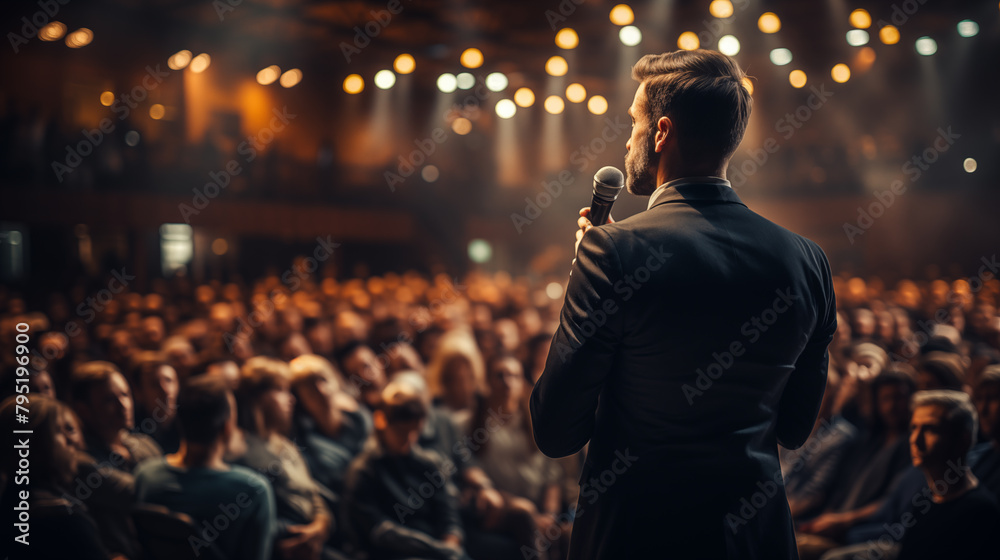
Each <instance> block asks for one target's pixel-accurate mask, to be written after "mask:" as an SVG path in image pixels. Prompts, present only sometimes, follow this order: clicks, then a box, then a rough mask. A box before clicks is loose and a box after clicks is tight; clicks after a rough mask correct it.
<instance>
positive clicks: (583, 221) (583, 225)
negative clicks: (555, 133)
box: [576, 218, 594, 231]
mask: <svg viewBox="0 0 1000 560" xmlns="http://www.w3.org/2000/svg"><path fill="white" fill-rule="evenodd" d="M576 227H578V228H580V229H581V230H584V231H586V230H588V229H590V228H592V227H594V224H592V223H590V220H588V219H587V218H580V219H578V220H577V221H576Z"/></svg>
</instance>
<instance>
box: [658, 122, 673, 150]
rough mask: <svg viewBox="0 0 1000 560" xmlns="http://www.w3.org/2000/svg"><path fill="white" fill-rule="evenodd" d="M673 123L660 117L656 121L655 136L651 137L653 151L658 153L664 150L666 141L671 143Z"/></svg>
mask: <svg viewBox="0 0 1000 560" xmlns="http://www.w3.org/2000/svg"><path fill="white" fill-rule="evenodd" d="M673 132H674V123H673V121H671V120H670V117H660V118H659V120H657V121H656V135H655V136H654V137H653V151H655V152H657V153H659V152H662V151H663V150H664V148H666V145H667V141H668V140H669V141H671V142H672V141H673V138H672V137H671V136H672V135H673Z"/></svg>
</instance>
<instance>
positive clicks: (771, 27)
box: [757, 12, 781, 33]
mask: <svg viewBox="0 0 1000 560" xmlns="http://www.w3.org/2000/svg"><path fill="white" fill-rule="evenodd" d="M757 28H758V29H760V30H761V31H763V32H764V33H777V32H778V31H779V30H780V29H781V20H780V19H778V15H777V14H775V13H774V12H765V13H763V14H761V16H760V18H758V19H757Z"/></svg>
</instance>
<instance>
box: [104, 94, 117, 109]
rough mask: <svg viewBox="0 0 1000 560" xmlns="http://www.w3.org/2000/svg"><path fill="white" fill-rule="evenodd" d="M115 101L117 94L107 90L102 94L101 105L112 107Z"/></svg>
mask: <svg viewBox="0 0 1000 560" xmlns="http://www.w3.org/2000/svg"><path fill="white" fill-rule="evenodd" d="M114 102H115V94H114V93H112V92H110V91H105V92H104V93H102V94H101V105H104V106H105V107H110V106H111V104H112V103H114Z"/></svg>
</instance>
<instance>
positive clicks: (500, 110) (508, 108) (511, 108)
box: [496, 99, 517, 119]
mask: <svg viewBox="0 0 1000 560" xmlns="http://www.w3.org/2000/svg"><path fill="white" fill-rule="evenodd" d="M496 110H497V116H498V117H500V118H501V119H509V118H511V117H513V116H514V113H517V105H514V102H513V101H511V100H510V99H501V100H500V101H497V109H496Z"/></svg>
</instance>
